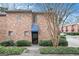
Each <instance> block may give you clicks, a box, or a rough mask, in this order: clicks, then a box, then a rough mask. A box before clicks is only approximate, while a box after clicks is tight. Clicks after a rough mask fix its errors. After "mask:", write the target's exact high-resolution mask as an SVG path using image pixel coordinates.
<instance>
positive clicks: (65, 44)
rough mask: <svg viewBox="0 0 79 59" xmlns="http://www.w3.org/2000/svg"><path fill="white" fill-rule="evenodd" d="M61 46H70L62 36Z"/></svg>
mask: <svg viewBox="0 0 79 59" xmlns="http://www.w3.org/2000/svg"><path fill="white" fill-rule="evenodd" d="M59 46H68V42H67V40H66V37H65V36H60V41H59Z"/></svg>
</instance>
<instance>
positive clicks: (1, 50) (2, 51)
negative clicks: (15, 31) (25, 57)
mask: <svg viewBox="0 0 79 59" xmlns="http://www.w3.org/2000/svg"><path fill="white" fill-rule="evenodd" d="M24 50H25V48H21V47H3V46H0V55H20V54H21V53H22V52H23V51H24Z"/></svg>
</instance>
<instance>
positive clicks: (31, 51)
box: [21, 45, 41, 56]
mask: <svg viewBox="0 0 79 59" xmlns="http://www.w3.org/2000/svg"><path fill="white" fill-rule="evenodd" d="M26 48H27V49H28V50H29V51H28V52H24V53H23V54H21V55H22V56H38V55H41V54H40V52H39V48H40V46H38V45H32V46H30V47H26Z"/></svg>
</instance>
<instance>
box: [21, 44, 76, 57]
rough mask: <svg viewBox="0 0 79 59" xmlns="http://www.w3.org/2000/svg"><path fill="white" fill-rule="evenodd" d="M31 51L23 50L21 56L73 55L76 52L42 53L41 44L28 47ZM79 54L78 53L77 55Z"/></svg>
mask: <svg viewBox="0 0 79 59" xmlns="http://www.w3.org/2000/svg"><path fill="white" fill-rule="evenodd" d="M26 48H27V49H28V50H29V51H28V52H26V51H25V52H23V53H22V54H21V55H19V56H73V55H74V54H40V51H39V48H41V47H40V46H39V45H32V46H30V47H26ZM76 56H77V55H76Z"/></svg>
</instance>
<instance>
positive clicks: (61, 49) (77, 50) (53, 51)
mask: <svg viewBox="0 0 79 59" xmlns="http://www.w3.org/2000/svg"><path fill="white" fill-rule="evenodd" d="M39 50H40V53H41V54H79V48H75V47H57V48H55V47H46V48H40V49H39Z"/></svg>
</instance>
